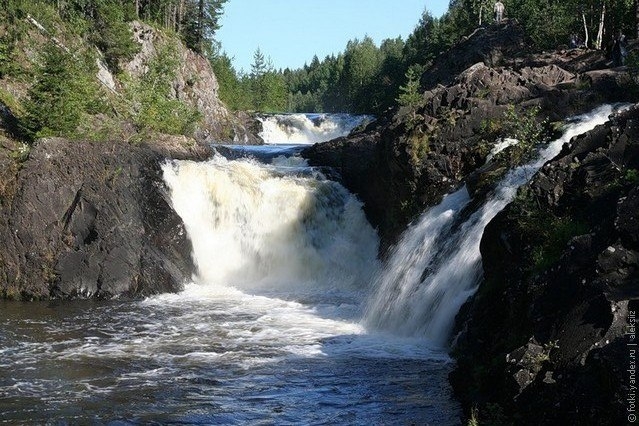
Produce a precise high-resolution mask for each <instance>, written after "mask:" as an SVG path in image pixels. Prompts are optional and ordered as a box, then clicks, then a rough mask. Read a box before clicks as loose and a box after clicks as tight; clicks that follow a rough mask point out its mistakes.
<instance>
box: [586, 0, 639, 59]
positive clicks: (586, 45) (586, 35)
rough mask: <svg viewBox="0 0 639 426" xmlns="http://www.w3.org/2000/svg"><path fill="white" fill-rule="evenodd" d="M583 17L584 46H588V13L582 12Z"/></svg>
mask: <svg viewBox="0 0 639 426" xmlns="http://www.w3.org/2000/svg"><path fill="white" fill-rule="evenodd" d="M637 1H639V0H637ZM581 17H582V18H583V20H584V33H585V35H584V37H585V38H584V47H586V48H588V41H589V34H588V25H587V24H586V14H585V13H583V12H582V13H581Z"/></svg>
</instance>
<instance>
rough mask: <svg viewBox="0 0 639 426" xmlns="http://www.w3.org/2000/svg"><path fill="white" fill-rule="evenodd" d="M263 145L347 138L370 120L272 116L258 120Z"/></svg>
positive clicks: (339, 116)
mask: <svg viewBox="0 0 639 426" xmlns="http://www.w3.org/2000/svg"><path fill="white" fill-rule="evenodd" d="M258 119H259V120H260V121H261V123H262V131H261V132H260V137H261V138H262V139H263V140H264V142H265V143H266V144H302V145H308V144H314V143H317V142H326V141H329V140H331V139H335V138H338V137H341V136H346V135H348V134H349V133H350V132H351V131H352V130H353V129H355V128H356V127H358V126H361V125H363V124H365V123H367V122H369V121H371V120H372V117H371V116H368V115H351V114H275V115H269V116H263V117H258Z"/></svg>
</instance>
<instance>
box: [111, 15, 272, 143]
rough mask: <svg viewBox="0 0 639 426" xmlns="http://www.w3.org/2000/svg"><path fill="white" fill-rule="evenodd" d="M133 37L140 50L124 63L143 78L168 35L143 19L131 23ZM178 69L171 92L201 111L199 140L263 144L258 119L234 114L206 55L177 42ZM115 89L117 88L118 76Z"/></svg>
mask: <svg viewBox="0 0 639 426" xmlns="http://www.w3.org/2000/svg"><path fill="white" fill-rule="evenodd" d="M131 31H132V33H133V38H134V40H135V41H136V42H138V43H139V44H140V51H139V52H138V53H137V54H136V55H135V56H134V57H133V58H132V59H131V60H129V61H127V62H125V63H123V64H122V68H123V70H125V71H126V72H127V73H128V74H129V76H131V77H133V78H141V77H143V75H144V73H145V72H146V71H147V69H148V63H149V62H150V61H152V60H153V59H154V58H155V57H157V55H158V50H159V46H162V45H163V44H166V43H167V41H168V37H167V36H166V35H164V34H163V33H162V32H159V31H157V30H156V29H154V28H153V27H151V26H149V25H147V24H144V23H142V22H133V23H132V24H131ZM176 48H177V52H176V55H177V58H176V59H177V62H178V63H179V66H178V69H177V70H176V73H175V78H174V79H173V82H172V93H171V95H172V96H173V97H174V98H175V99H177V100H180V101H182V102H184V103H185V104H186V105H189V106H191V107H193V108H195V109H196V110H197V111H199V112H200V114H201V116H202V119H201V120H200V122H199V123H198V125H197V128H196V129H195V132H194V137H195V139H196V140H197V141H198V142H200V143H219V142H226V143H228V142H233V143H237V144H260V143H263V142H262V141H261V139H259V137H258V136H257V133H256V132H254V131H253V130H254V126H255V125H256V123H255V120H254V119H253V118H252V117H249V116H247V115H246V114H243V113H231V112H230V111H229V110H228V109H227V108H226V106H225V105H224V104H223V103H222V101H220V99H219V95H218V93H219V85H218V82H217V78H216V77H215V74H214V73H213V69H212V68H211V64H210V63H209V61H208V60H207V59H206V58H204V57H203V56H201V55H199V54H197V53H195V52H193V51H192V50H190V49H187V48H186V47H185V46H184V45H182V44H181V43H176ZM111 79H112V80H113V81H114V89H115V90H118V84H117V81H116V80H117V79H116V78H113V77H111Z"/></svg>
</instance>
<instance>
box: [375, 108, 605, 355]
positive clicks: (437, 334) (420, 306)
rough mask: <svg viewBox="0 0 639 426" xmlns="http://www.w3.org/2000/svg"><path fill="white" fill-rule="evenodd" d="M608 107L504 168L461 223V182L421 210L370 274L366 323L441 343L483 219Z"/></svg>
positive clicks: (472, 279) (466, 286)
mask: <svg viewBox="0 0 639 426" xmlns="http://www.w3.org/2000/svg"><path fill="white" fill-rule="evenodd" d="M612 111H613V107H611V106H609V105H606V106H603V107H600V108H597V109H596V110H594V111H592V112H591V113H589V114H584V115H582V116H579V117H576V118H575V119H574V120H572V123H571V124H570V125H568V126H567V128H566V130H565V132H564V134H563V136H562V137H561V138H559V139H557V140H556V141H553V142H552V143H550V144H549V146H548V147H546V148H545V149H543V150H542V151H540V153H539V156H538V158H537V159H536V160H534V161H533V162H531V163H529V164H526V165H523V166H520V167H517V168H515V169H513V170H511V171H510V172H509V173H508V174H507V175H506V176H505V177H504V178H503V179H502V180H501V181H500V182H499V184H498V185H497V187H496V189H495V191H494V193H493V194H492V195H491V196H490V197H489V198H488V200H487V201H486V202H485V203H484V205H483V206H482V207H481V208H479V209H478V210H477V211H475V212H474V213H472V214H471V215H470V216H468V218H467V219H466V220H465V221H464V222H463V223H461V224H460V223H456V219H459V213H460V212H461V210H462V209H463V208H464V206H465V205H466V203H467V202H468V194H467V192H466V190H465V189H464V188H462V189H461V190H459V191H457V192H455V193H454V194H450V195H448V196H447V197H445V198H444V199H443V201H442V202H441V203H440V204H439V205H438V206H435V207H433V208H431V209H429V210H428V211H426V212H425V213H424V214H423V215H422V217H421V218H420V219H419V220H418V221H417V223H415V224H413V225H412V226H410V227H409V228H408V229H407V230H406V231H405V233H404V234H403V236H402V238H401V240H400V242H399V243H398V244H397V246H396V247H395V248H394V250H393V252H392V253H391V255H390V256H389V260H388V262H387V264H386V265H385V267H384V268H383V270H382V272H381V273H380V274H379V276H378V277H376V280H375V286H376V291H375V293H374V295H373V297H372V298H371V300H370V302H369V305H368V307H367V312H366V317H365V321H364V322H365V324H366V325H367V326H368V327H369V328H374V329H380V330H385V331H389V332H392V333H393V334H395V335H404V336H424V337H426V338H427V339H429V340H431V341H432V342H433V343H435V344H437V345H442V346H443V345H445V344H446V342H447V340H448V338H449V335H450V331H451V329H452V326H453V321H454V317H455V315H456V314H457V312H458V311H459V308H460V307H461V305H462V304H463V303H464V302H465V301H466V299H467V298H468V297H470V296H471V295H472V294H473V293H474V292H475V290H476V287H477V285H478V283H479V281H480V279H481V275H482V268H481V254H480V252H479V244H480V241H481V237H482V234H483V231H484V228H485V227H486V225H487V224H488V222H490V220H491V219H492V218H494V217H495V215H496V214H497V213H499V212H500V211H501V210H502V209H503V208H504V207H505V206H506V205H507V204H508V203H510V202H511V201H512V200H513V198H514V196H515V194H516V192H517V189H518V188H519V187H520V186H521V185H523V184H524V183H526V182H527V181H528V180H530V179H531V178H532V176H533V175H534V174H535V173H536V172H537V170H539V168H541V166H543V164H544V163H545V162H546V161H548V160H549V159H551V158H553V157H555V156H556V155H557V154H558V153H559V152H560V151H561V147H562V146H563V144H564V143H566V142H568V141H570V139H571V138H572V137H574V136H576V135H579V134H581V133H584V132H587V131H588V130H591V129H593V128H594V127H595V126H597V125H599V124H603V123H605V122H606V121H607V120H608V117H609V115H610V114H611V113H612Z"/></svg>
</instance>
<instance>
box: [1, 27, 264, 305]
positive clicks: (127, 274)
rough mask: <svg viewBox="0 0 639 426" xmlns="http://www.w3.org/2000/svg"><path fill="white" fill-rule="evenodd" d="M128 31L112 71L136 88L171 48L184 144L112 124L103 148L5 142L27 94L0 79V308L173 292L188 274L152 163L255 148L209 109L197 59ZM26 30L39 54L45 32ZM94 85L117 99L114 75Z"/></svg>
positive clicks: (213, 97) (152, 36) (182, 238)
mask: <svg viewBox="0 0 639 426" xmlns="http://www.w3.org/2000/svg"><path fill="white" fill-rule="evenodd" d="M131 28H132V34H133V36H134V39H135V40H136V41H137V42H138V43H139V44H140V46H141V47H140V50H139V52H138V53H137V54H136V55H135V56H134V57H133V58H132V59H131V60H130V61H128V62H126V63H122V64H120V66H121V68H122V69H123V70H124V73H125V74H126V75H127V76H128V77H127V78H128V79H129V81H135V80H136V79H141V78H144V73H145V72H146V70H147V69H148V68H149V64H150V63H151V61H153V60H155V59H156V58H157V55H158V51H159V50H160V49H161V46H163V45H165V44H167V43H174V44H175V49H176V53H175V54H176V55H177V58H176V59H177V61H176V62H177V63H178V64H179V66H178V69H176V70H175V72H174V77H173V81H172V83H171V87H172V93H171V96H173V97H174V98H175V99H177V100H180V101H182V102H184V103H185V104H187V105H189V106H191V107H193V108H195V109H197V111H198V112H199V113H200V115H201V117H202V119H201V121H200V123H199V125H198V127H197V129H196V130H195V134H194V137H195V140H194V139H193V138H187V137H184V136H166V135H161V134H144V135H140V136H141V137H138V138H131V140H132V141H137V142H132V143H128V142H125V141H124V140H126V139H128V138H130V136H131V134H132V133H134V132H135V129H133V128H132V124H131V123H128V122H126V117H123V118H122V121H121V122H117V123H116V129H114V131H113V133H112V134H110V135H109V138H110V139H109V141H101V142H89V141H86V140H73V141H72V140H64V139H55V138H49V139H43V140H40V141H36V142H35V143H34V144H33V145H27V144H25V143H22V142H19V141H17V140H16V139H15V138H14V136H16V134H17V133H19V128H18V125H17V124H16V122H17V120H16V119H15V116H14V113H17V112H18V111H19V110H20V107H19V106H20V103H21V102H22V101H23V100H24V99H25V97H26V96H27V89H28V85H27V84H26V83H24V82H20V81H19V80H18V79H7V80H3V83H4V82H6V83H7V84H6V86H5V87H4V89H5V90H6V91H5V92H3V93H4V94H5V95H6V96H4V97H3V98H2V99H5V100H6V99H10V100H13V101H14V102H13V104H11V105H9V104H7V105H5V104H3V103H2V102H0V178H1V182H0V298H9V299H22V300H31V299H48V298H86V297H98V298H110V297H121V296H126V297H140V296H145V295H148V294H155V293H161V292H171V291H178V290H179V289H181V287H182V285H183V283H184V281H185V280H187V279H189V278H190V276H191V274H192V273H193V265H192V262H191V245H190V242H189V241H188V239H187V237H186V233H185V230H184V227H183V224H182V221H181V219H180V218H179V217H178V216H177V214H176V213H175V212H174V211H173V209H172V207H171V205H170V201H169V199H168V195H167V193H166V188H165V187H164V183H163V180H162V174H161V164H162V163H164V162H165V161H168V160H170V159H192V160H203V159H206V158H208V157H209V156H210V155H211V151H210V149H209V148H208V145H207V144H208V143H210V142H214V141H215V142H219V141H227V142H230V141H233V142H236V143H242V142H249V143H250V142H258V141H257V140H256V139H255V137H253V136H250V132H249V131H248V130H247V125H245V124H244V122H243V121H242V120H240V119H238V118H237V117H235V116H234V115H232V114H231V113H229V112H228V111H227V110H226V108H225V107H224V105H223V104H222V102H221V101H220V100H219V99H218V95H217V93H218V85H217V80H216V78H215V75H214V74H213V72H212V69H211V67H210V65H209V64H208V62H207V61H206V60H205V59H204V58H203V57H201V56H199V55H197V54H195V53H194V52H192V51H190V50H188V49H186V48H185V47H184V46H183V45H181V44H180V43H176V42H175V40H173V39H170V36H168V35H166V34H164V33H162V32H160V31H158V30H155V29H153V28H151V27H149V26H147V25H145V24H142V23H137V22H136V23H133V24H132V26H131ZM33 31H34V33H33V34H34V37H36V38H38V40H40V41H42V42H43V43H44V42H45V41H44V40H46V37H47V35H46V33H42V32H41V31H38V30H33ZM21 46H22V45H21ZM24 46H25V47H24V50H23V51H20V52H21V54H23V56H22V57H21V58H22V59H23V61H24V62H25V64H26V65H25V67H28V63H29V60H30V58H32V57H35V55H34V53H33V52H32V51H31V50H29V49H27V47H33V46H32V45H31V44H28V43H27V44H25V45H24ZM98 78H99V80H100V82H101V83H102V85H103V86H104V88H105V92H104V96H105V97H108V96H111V95H115V97H116V98H117V99H123V98H124V96H125V94H126V90H128V89H127V87H126V84H125V83H124V82H123V81H120V80H121V79H122V76H118V77H116V76H113V75H112V74H111V73H110V72H109V70H108V69H107V68H106V67H104V66H100V67H99V71H98ZM119 78H120V79H119ZM123 102H124V103H123V104H124V105H127V106H131V107H135V105H129V104H130V102H129V101H128V100H125V101H123ZM95 119H96V120H97V121H99V120H100V117H99V115H98V116H97V117H96V118H95ZM244 121H246V122H247V123H248V122H249V120H248V119H244Z"/></svg>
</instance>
